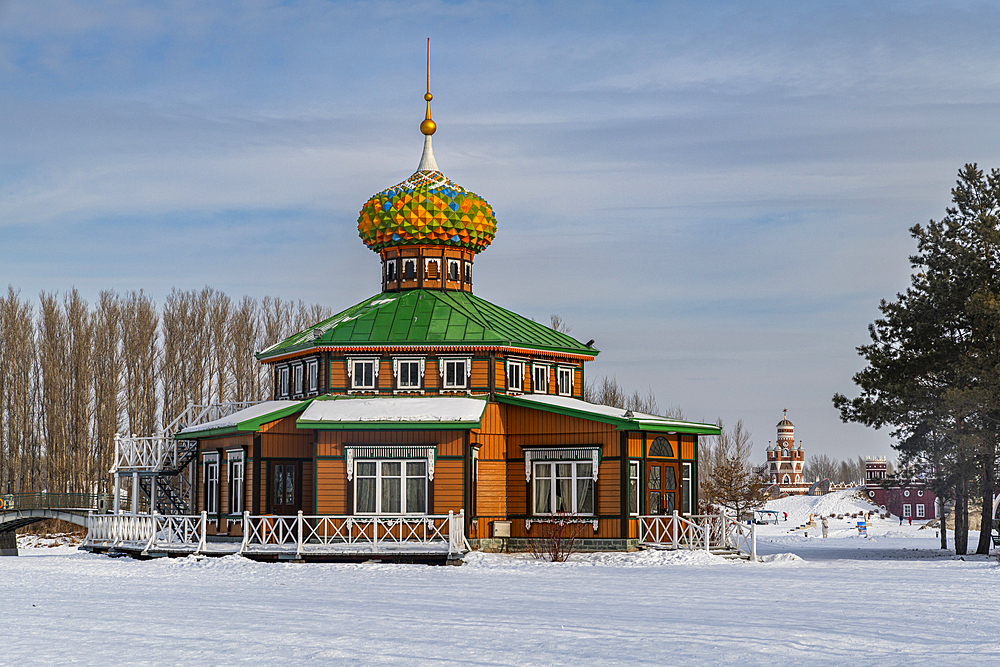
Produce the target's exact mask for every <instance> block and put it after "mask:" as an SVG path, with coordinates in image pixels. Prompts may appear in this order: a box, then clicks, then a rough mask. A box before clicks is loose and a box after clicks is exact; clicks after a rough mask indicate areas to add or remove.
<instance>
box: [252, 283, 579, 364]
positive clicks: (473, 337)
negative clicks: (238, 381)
mask: <svg viewBox="0 0 1000 667" xmlns="http://www.w3.org/2000/svg"><path fill="white" fill-rule="evenodd" d="M354 345H357V346H369V345H491V346H492V345H496V346H506V347H521V348H528V349H533V350H547V351H553V352H565V353H570V354H582V355H587V356H596V355H597V353H598V351H597V350H596V349H594V348H592V347H587V346H586V345H584V344H583V343H581V342H580V341H578V340H576V339H575V338H573V337H571V336H567V335H566V334H564V333H560V332H558V331H554V330H552V329H550V328H549V327H547V326H545V325H543V324H539V323H538V322H534V321H532V320H529V319H528V318H526V317H522V316H521V315H518V314H517V313H513V312H511V311H509V310H506V309H504V308H501V307H499V306H495V305H493V304H492V303H490V302H489V301H486V300H485V299H480V298H479V297H477V296H473V295H472V294H469V293H468V292H442V291H438V290H408V291H404V292H385V293H382V294H377V295H375V296H373V297H371V298H369V299H367V300H365V301H362V302H361V303H359V304H357V305H356V306H352V307H350V308H348V309H347V310H345V311H343V312H341V313H337V314H336V315H334V316H333V317H331V318H329V319H326V320H323V321H322V322H320V323H319V324H316V325H314V326H311V327H309V328H308V329H306V330H304V331H300V332H299V333H297V334H295V335H294V336H290V337H289V338H287V339H285V340H283V341H282V342H280V343H278V344H277V345H274V346H272V347H270V348H268V349H266V350H264V351H263V352H259V353H257V358H258V359H260V360H262V361H264V360H267V359H271V358H274V357H278V356H282V355H285V354H289V353H293V352H299V351H303V350H309V349H312V348H315V347H329V346H334V347H337V346H348V347H349V346H354Z"/></svg>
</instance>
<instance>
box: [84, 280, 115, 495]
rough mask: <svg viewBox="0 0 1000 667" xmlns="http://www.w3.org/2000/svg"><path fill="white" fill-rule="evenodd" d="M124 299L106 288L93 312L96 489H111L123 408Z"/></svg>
mask: <svg viewBox="0 0 1000 667" xmlns="http://www.w3.org/2000/svg"><path fill="white" fill-rule="evenodd" d="M121 316H122V308H121V300H120V299H119V298H118V295H117V294H115V293H114V292H110V291H107V290H105V291H103V292H101V294H100V297H99V298H98V301H97V310H96V312H95V313H94V423H93V431H92V433H93V441H92V443H91V452H90V472H89V479H90V480H91V481H92V482H93V483H94V484H96V486H97V488H96V491H97V492H98V493H103V492H105V491H107V489H108V484H107V482H108V476H107V472H108V470H110V469H111V465H112V460H111V459H112V457H113V455H114V450H113V445H112V443H113V442H114V437H115V434H116V433H118V426H119V421H120V415H121V409H122V397H121V390H122V353H121V340H122V328H121Z"/></svg>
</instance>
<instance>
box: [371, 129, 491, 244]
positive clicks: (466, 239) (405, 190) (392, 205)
mask: <svg viewBox="0 0 1000 667" xmlns="http://www.w3.org/2000/svg"><path fill="white" fill-rule="evenodd" d="M429 148H430V135H428V136H427V137H426V140H425V144H424V157H423V159H421V161H420V162H421V164H420V166H421V167H425V166H430V165H428V164H427V163H428V162H431V163H433V159H434V158H433V153H431V154H430V156H429V157H430V160H427V159H426V158H427V157H428V149H429ZM496 231H497V219H496V217H494V215H493V208H492V207H491V206H490V205H489V204H488V203H487V202H486V200H485V199H483V198H482V197H480V196H479V195H477V194H476V193H474V192H470V191H468V190H466V189H465V188H463V187H462V186H461V185H458V184H457V183H454V182H452V181H450V180H449V179H448V178H446V177H445V175H444V174H442V173H441V172H440V171H438V169H437V164H433V169H418V170H417V172H416V173H414V174H413V175H412V176H410V177H409V178H408V179H406V180H405V181H403V182H402V183H399V184H398V185H394V186H392V187H391V188H389V189H387V190H383V191H382V192H379V193H378V194H376V195H374V196H373V197H372V198H371V199H369V200H368V201H367V202H365V205H364V207H363V208H362V209H361V214H360V215H359V216H358V235H359V236H360V237H361V240H362V241H364V242H365V245H367V246H368V247H369V248H371V249H372V250H375V251H379V250H382V249H383V248H387V247H392V246H399V245H418V244H419V245H422V244H427V245H450V246H462V247H465V248H468V249H470V250H472V251H474V252H482V251H483V250H485V249H486V246H488V245H489V244H490V243H491V242H492V241H493V237H494V235H495V234H496Z"/></svg>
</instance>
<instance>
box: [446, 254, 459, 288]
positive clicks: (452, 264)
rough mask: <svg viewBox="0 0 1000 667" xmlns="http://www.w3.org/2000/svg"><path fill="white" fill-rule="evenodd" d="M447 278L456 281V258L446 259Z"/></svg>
mask: <svg viewBox="0 0 1000 667" xmlns="http://www.w3.org/2000/svg"><path fill="white" fill-rule="evenodd" d="M448 280H454V281H455V282H458V260H457V259H449V260H448Z"/></svg>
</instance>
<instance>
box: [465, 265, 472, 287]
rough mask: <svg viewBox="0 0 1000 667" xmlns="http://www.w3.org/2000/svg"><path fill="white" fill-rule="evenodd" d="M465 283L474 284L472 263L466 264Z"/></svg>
mask: <svg viewBox="0 0 1000 667" xmlns="http://www.w3.org/2000/svg"><path fill="white" fill-rule="evenodd" d="M465 282H466V283H467V284H469V285H471V284H472V262H465Z"/></svg>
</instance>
